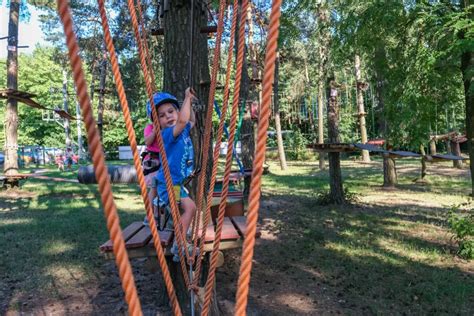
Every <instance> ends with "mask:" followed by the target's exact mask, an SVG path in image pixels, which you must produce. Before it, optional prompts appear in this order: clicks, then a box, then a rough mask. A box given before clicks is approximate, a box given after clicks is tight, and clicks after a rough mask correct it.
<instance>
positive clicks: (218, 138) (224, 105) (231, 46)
mask: <svg viewBox="0 0 474 316" xmlns="http://www.w3.org/2000/svg"><path fill="white" fill-rule="evenodd" d="M237 7H238V0H234V6H233V8H234V10H235V8H237ZM236 25H237V14H235V11H234V14H233V16H232V24H231V31H230V42H229V50H228V51H229V52H228V55H227V71H226V78H225V85H224V100H223V102H222V113H221V119H220V121H219V128H218V130H217V136H216V145H215V147H214V154H213V164H212V173H211V181H210V184H209V190H208V192H207V204H206V209H205V210H204V215H205V217H204V223H203V230H202V233H201V239H200V242H199V253H203V251H204V242H205V239H206V231H207V230H206V228H207V225H209V222H210V220H211V211H210V210H211V204H212V193H213V192H214V186H215V183H216V176H217V166H218V160H219V149H220V146H221V140H222V134H223V132H224V125H225V117H226V116H227V105H228V102H229V91H230V89H229V87H230V84H229V83H230V77H231V73H232V62H233V52H234V37H235V29H236ZM202 259H203V257H202V256H200V257H199V258H198V261H197V264H196V273H195V275H194V281H193V283H194V284H195V285H197V282H198V280H199V277H200V273H201V264H202Z"/></svg>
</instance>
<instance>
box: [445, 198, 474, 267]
mask: <svg viewBox="0 0 474 316" xmlns="http://www.w3.org/2000/svg"><path fill="white" fill-rule="evenodd" d="M447 222H448V226H449V228H450V230H451V232H452V233H453V234H454V236H453V239H454V240H455V241H456V242H457V243H458V246H459V249H458V252H457V253H458V255H459V256H460V257H463V258H465V259H474V211H473V210H472V209H469V210H467V211H465V212H461V211H460V210H459V207H457V206H454V207H452V208H451V210H450V211H449V212H448V218H447Z"/></svg>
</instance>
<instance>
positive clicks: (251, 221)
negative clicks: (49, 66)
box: [57, 0, 281, 315]
mask: <svg viewBox="0 0 474 316" xmlns="http://www.w3.org/2000/svg"><path fill="white" fill-rule="evenodd" d="M127 4H128V9H129V12H130V16H131V21H132V25H133V31H134V35H135V38H136V41H137V47H138V52H139V57H140V63H141V68H142V71H143V75H144V79H145V85H146V91H147V95H148V98H149V102H150V104H151V108H152V113H153V115H152V118H153V125H154V127H155V130H156V139H157V142H158V147H159V148H160V153H161V158H162V168H163V172H164V175H165V180H166V188H167V192H168V196H169V200H170V212H171V215H172V218H173V224H174V232H175V238H176V241H177V244H178V251H179V257H180V266H181V270H182V271H181V272H182V275H183V279H184V281H185V284H186V287H187V289H188V291H189V292H190V295H191V310H192V314H194V309H193V308H194V301H193V297H194V295H195V293H196V292H197V291H198V280H199V279H200V272H201V269H202V260H203V248H204V240H205V235H206V230H207V229H206V227H207V224H208V223H209V221H210V218H211V211H210V209H211V202H212V197H213V191H214V185H215V182H216V176H217V165H218V159H219V149H220V143H221V139H222V136H223V131H224V126H225V118H226V114H227V110H228V102H229V96H230V79H231V73H232V66H233V63H232V61H233V58H232V52H233V44H234V34H235V30H236V25H237V11H238V7H239V1H238V0H234V4H233V17H232V25H231V32H230V34H231V39H230V42H229V45H230V47H229V54H228V59H227V72H226V81H225V86H224V101H223V104H222V109H221V110H222V115H221V118H220V121H219V128H218V132H217V138H216V146H215V148H214V152H213V156H212V159H213V164H212V172H211V179H210V188H209V189H208V191H207V195H206V197H207V200H204V192H205V190H206V188H205V185H206V178H205V175H206V173H207V170H206V169H207V166H208V164H207V163H203V169H204V170H203V172H201V174H200V177H199V179H198V194H197V197H198V198H197V212H196V215H195V218H194V219H193V221H192V241H193V246H194V247H192V248H193V249H192V250H191V251H188V249H187V247H186V246H185V245H186V238H185V232H184V231H183V227H182V226H181V220H180V216H181V215H180V212H179V209H178V204H177V200H176V197H175V194H174V189H173V183H172V179H171V176H170V170H169V166H168V160H167V157H166V151H165V149H164V143H163V139H162V137H161V131H160V124H159V122H158V115H157V109H156V107H155V105H154V102H153V93H154V91H155V90H156V87H155V85H154V82H155V76H154V74H153V69H152V68H151V57H150V53H149V49H148V44H147V40H146V38H147V34H146V30H145V27H144V19H143V13H142V10H141V3H140V0H136V1H133V0H128V1H127ZM98 5H99V12H100V16H101V23H102V28H103V32H104V41H105V44H106V48H107V51H108V54H109V58H110V60H111V64H112V72H113V75H114V79H115V83H116V86H117V91H118V96H119V100H120V104H121V107H122V112H123V114H124V118H125V123H126V129H127V133H128V138H129V143H130V146H131V149H132V153H133V161H134V166H135V169H136V171H137V177H138V182H139V185H140V193H141V195H142V198H143V201H144V205H145V209H146V213H147V218H148V222H149V225H150V230H151V233H152V237H153V244H154V246H155V249H156V254H157V258H158V262H159V264H160V267H161V269H162V272H163V277H164V280H165V285H166V289H167V292H168V296H169V298H170V301H171V305H172V309H173V312H174V314H175V315H181V314H182V311H181V308H180V306H179V303H178V299H177V297H176V292H175V289H174V286H173V282H172V279H171V276H170V272H169V269H168V266H167V263H166V259H165V253H164V250H163V248H162V246H161V240H160V235H159V233H158V231H157V225H156V221H155V218H154V216H153V210H152V205H151V202H152V201H150V200H149V199H148V194H147V189H146V185H145V179H144V176H143V170H142V167H141V164H140V158H139V155H138V149H137V142H136V135H135V131H134V129H133V125H132V120H131V116H130V111H129V106H128V103H127V98H126V95H125V89H124V87H123V82H122V79H121V75H120V69H119V64H118V59H117V56H116V52H115V48H114V44H113V41H112V36H111V34H110V29H109V25H108V19H107V14H106V9H105V3H104V0H98ZM191 5H193V1H191ZM248 7H249V1H248V0H243V1H242V4H241V10H242V11H241V12H246V11H247V8H248ZM280 7H281V0H273V2H272V9H271V14H270V22H269V31H268V41H267V47H266V58H265V70H264V78H263V101H262V106H261V110H260V113H259V124H258V143H257V146H256V152H255V159H254V165H253V171H252V183H251V190H250V196H249V210H248V215H247V222H246V225H247V229H246V233H245V239H244V245H243V249H242V264H241V268H240V274H239V282H238V289H237V297H236V301H237V304H236V312H235V313H236V315H245V314H246V312H245V310H246V306H247V296H248V291H249V282H250V273H251V269H252V258H253V248H254V245H255V238H256V230H257V219H258V209H259V200H260V194H261V188H260V186H261V176H262V173H263V163H264V158H265V150H266V138H267V129H268V126H269V118H270V113H271V111H270V104H271V94H272V84H273V80H274V70H275V59H276V50H277V38H278V28H279V19H280V14H281V13H280ZM57 8H58V12H59V15H60V18H61V21H62V24H63V27H64V33H65V35H66V44H67V48H68V54H69V59H70V63H71V68H72V71H73V77H74V82H75V85H76V87H77V90H76V91H77V95H78V100H79V104H80V106H81V109H82V114H83V119H84V122H85V125H86V130H87V137H88V141H89V148H90V151H91V156H92V161H93V164H94V169H95V173H96V177H97V182H98V183H99V191H100V194H101V200H102V205H103V207H104V213H105V216H106V219H107V228H108V230H109V234H110V239H111V241H112V244H113V252H114V255H115V261H116V264H117V267H118V270H119V276H120V279H121V282H122V288H123V290H124V292H125V300H126V302H127V304H128V306H129V313H130V314H132V315H142V311H141V304H140V300H139V298H138V294H137V289H136V286H135V281H134V277H133V274H132V270H131V265H130V261H129V257H128V254H127V251H126V249H125V244H124V238H123V236H122V230H121V229H120V224H119V217H118V214H117V209H116V205H115V202H114V199H113V196H112V189H111V183H110V179H109V177H108V173H107V168H106V166H105V160H104V155H103V147H102V144H101V143H100V138H99V133H98V130H97V126H96V122H95V120H94V118H93V115H92V108H91V101H90V98H89V95H88V93H87V86H86V81H85V79H84V78H85V77H84V72H83V70H82V66H81V58H80V55H79V47H78V43H77V39H76V36H75V34H74V31H73V21H72V17H71V13H70V8H69V3H68V1H61V0H57ZM226 8H227V3H226V1H225V0H220V2H219V18H218V23H217V35H216V44H215V45H216V46H215V50H214V58H213V64H212V74H211V86H210V90H209V104H208V107H207V113H206V121H205V130H204V148H203V149H202V153H203V159H202V161H203V162H207V161H208V160H209V159H210V157H208V156H209V155H208V153H209V146H210V144H211V129H212V111H213V104H214V102H215V91H216V85H217V75H218V69H219V66H220V65H219V60H220V45H221V41H222V34H223V29H224V17H225V11H226ZM246 19H247V17H246V15H245V14H241V17H240V22H239V30H238V31H239V41H238V43H237V61H236V69H237V71H236V73H235V86H234V87H233V88H234V90H233V99H232V107H231V119H230V124H229V129H230V131H229V136H228V150H227V155H226V161H225V171H224V180H223V184H222V193H221V200H220V204H219V211H218V216H217V225H216V231H215V240H214V244H213V249H212V252H211V255H210V257H211V259H210V268H209V274H208V278H207V281H206V284H205V294H204V301H203V304H202V308H201V315H208V313H209V306H210V303H211V299H212V291H213V286H214V283H215V282H214V280H215V270H216V267H217V259H218V251H219V244H220V240H221V233H222V227H223V224H224V213H225V207H226V200H227V196H228V193H229V192H228V191H229V181H230V176H231V167H232V156H233V149H234V148H233V147H234V139H235V134H236V126H237V116H238V113H239V93H240V84H241V78H242V68H243V62H244V46H245V28H246ZM190 67H191V66H190ZM189 71H190V72H192V68H190V69H189ZM206 202H207V203H206ZM201 210H202V211H204V214H203V216H204V219H203V220H202V222H203V223H202V225H201V219H200V216H201ZM198 240H199V250H200V251H199V252H198V251H196V249H197V245H198ZM196 257H197V261H196ZM188 268H189V270H188ZM188 271H189V274H188Z"/></svg>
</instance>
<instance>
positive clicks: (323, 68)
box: [317, 1, 330, 170]
mask: <svg viewBox="0 0 474 316" xmlns="http://www.w3.org/2000/svg"><path fill="white" fill-rule="evenodd" d="M317 14H318V19H319V21H320V23H319V24H320V26H319V36H320V39H321V42H320V45H319V52H318V53H319V62H318V144H324V118H323V115H324V113H323V111H324V104H325V102H324V79H325V77H326V73H327V63H328V54H329V40H330V33H329V10H328V8H327V5H326V3H325V1H324V2H320V4H319V5H318V13H317ZM324 168H325V165H324V154H323V153H319V169H320V170H323V169H324Z"/></svg>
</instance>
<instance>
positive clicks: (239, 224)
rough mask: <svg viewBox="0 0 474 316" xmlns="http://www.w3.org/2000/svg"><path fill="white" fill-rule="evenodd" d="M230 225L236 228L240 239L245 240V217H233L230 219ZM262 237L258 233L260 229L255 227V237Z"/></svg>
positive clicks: (260, 233)
mask: <svg viewBox="0 0 474 316" xmlns="http://www.w3.org/2000/svg"><path fill="white" fill-rule="evenodd" d="M230 219H231V221H232V223H233V224H234V225H235V228H237V231H238V232H239V233H240V235H241V236H242V238H245V233H246V232H247V217H245V216H234V217H231V218H230ZM261 235H262V232H261V231H260V227H258V226H257V232H256V233H255V237H256V238H259V237H260V236H261Z"/></svg>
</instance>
